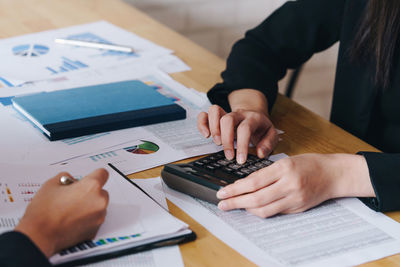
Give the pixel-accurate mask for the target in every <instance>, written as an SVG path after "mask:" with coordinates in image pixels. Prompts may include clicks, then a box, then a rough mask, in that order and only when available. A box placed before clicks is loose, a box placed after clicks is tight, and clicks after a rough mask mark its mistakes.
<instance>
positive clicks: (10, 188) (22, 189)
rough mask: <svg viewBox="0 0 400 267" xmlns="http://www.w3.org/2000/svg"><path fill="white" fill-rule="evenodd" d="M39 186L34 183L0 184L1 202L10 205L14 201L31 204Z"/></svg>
mask: <svg viewBox="0 0 400 267" xmlns="http://www.w3.org/2000/svg"><path fill="white" fill-rule="evenodd" d="M40 186H41V184H40V183H34V182H25V183H18V184H14V185H10V184H7V183H0V197H1V199H2V201H3V202H5V203H10V204H11V203H14V202H16V201H17V202H18V201H23V202H31V200H32V198H33V196H34V195H35V194H36V193H37V191H38V190H39V188H40Z"/></svg>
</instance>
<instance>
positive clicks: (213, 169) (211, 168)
mask: <svg viewBox="0 0 400 267" xmlns="http://www.w3.org/2000/svg"><path fill="white" fill-rule="evenodd" d="M206 169H207V170H209V171H215V169H216V168H215V167H214V166H212V165H207V166H206Z"/></svg>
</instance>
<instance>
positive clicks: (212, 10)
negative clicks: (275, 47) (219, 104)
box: [125, 0, 338, 119]
mask: <svg viewBox="0 0 400 267" xmlns="http://www.w3.org/2000/svg"><path fill="white" fill-rule="evenodd" d="M125 1H126V2H128V3H130V4H132V5H134V6H135V7H136V8H138V9H140V10H142V11H144V12H145V13H147V14H148V15H150V16H151V17H153V18H154V19H156V20H158V21H160V22H161V23H163V24H165V25H167V26H168V27H170V28H172V29H174V30H175V31H177V32H179V33H181V34H183V35H185V36H186V37H188V38H189V39H191V40H193V41H194V42H196V43H198V44H199V45H201V46H203V47H205V48H206V49H208V50H209V51H211V52H213V53H214V54H217V55H218V56H220V57H221V58H223V59H226V57H227V56H228V55H229V52H230V50H231V47H232V45H233V44H234V42H235V41H237V40H238V39H240V38H242V37H243V35H244V33H245V31H246V30H248V29H250V28H253V27H254V26H256V25H258V24H259V23H260V22H261V21H263V20H264V19H265V18H266V17H267V16H268V15H270V14H271V13H272V12H273V11H274V10H275V9H276V8H278V7H279V6H281V5H282V4H283V3H284V2H286V0H125ZM337 50H338V46H337V45H335V46H333V47H332V48H330V49H329V50H327V51H324V52H322V53H319V54H316V55H315V56H314V57H313V58H312V59H311V60H310V61H309V62H307V64H306V65H305V67H304V69H303V71H302V73H301V75H300V77H299V80H298V82H297V85H296V88H295V91H294V95H293V99H294V100H295V101H297V102H299V103H300V104H302V105H304V106H306V107H307V108H309V109H311V110H312V111H314V112H316V113H317V114H319V115H321V116H322V117H324V118H327V119H328V118H329V114H330V106H331V100H332V91H333V84H334V75H335V68H336V58H337ZM287 79H288V75H287V76H286V77H285V79H283V80H282V81H281V82H280V91H281V92H283V91H284V89H285V88H286V82H287Z"/></svg>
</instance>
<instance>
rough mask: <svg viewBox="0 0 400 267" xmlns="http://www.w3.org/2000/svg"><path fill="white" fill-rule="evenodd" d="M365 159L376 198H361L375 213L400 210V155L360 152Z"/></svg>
mask: <svg viewBox="0 0 400 267" xmlns="http://www.w3.org/2000/svg"><path fill="white" fill-rule="evenodd" d="M357 154H359V155H362V156H364V157H365V159H366V161H367V164H368V169H369V175H370V179H371V183H372V186H373V188H374V191H375V195H376V197H374V198H360V200H361V201H362V202H364V203H365V204H366V205H367V206H368V207H370V208H371V209H373V210H375V211H381V212H387V211H395V210H400V198H399V197H398V193H399V192H400V176H399V164H400V154H388V153H377V152H358V153H357Z"/></svg>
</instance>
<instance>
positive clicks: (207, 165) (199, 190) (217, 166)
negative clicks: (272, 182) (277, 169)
mask: <svg viewBox="0 0 400 267" xmlns="http://www.w3.org/2000/svg"><path fill="white" fill-rule="evenodd" d="M272 163H273V162H272V161H270V160H268V159H260V158H258V157H257V156H255V155H251V154H249V155H248V158H247V161H246V163H244V164H238V163H237V162H236V159H232V160H228V159H226V158H225V154H224V151H220V152H217V153H214V154H211V155H209V156H207V157H204V158H201V159H198V160H195V161H192V162H189V163H186V164H167V165H165V166H164V169H163V170H162V172H161V177H162V179H163V181H164V182H165V183H166V184H167V185H168V186H169V187H171V188H172V189H175V190H177V191H180V192H182V193H185V194H188V195H191V196H194V197H197V198H199V199H202V200H206V201H208V202H211V203H215V204H217V203H218V202H219V199H218V198H217V197H216V193H217V191H218V190H219V189H221V188H222V187H224V186H226V185H228V184H231V183H233V182H235V181H236V180H238V179H241V178H244V177H246V176H247V175H249V174H250V173H252V172H255V171H257V170H259V169H261V168H264V167H267V166H269V165H271V164H272Z"/></svg>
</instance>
